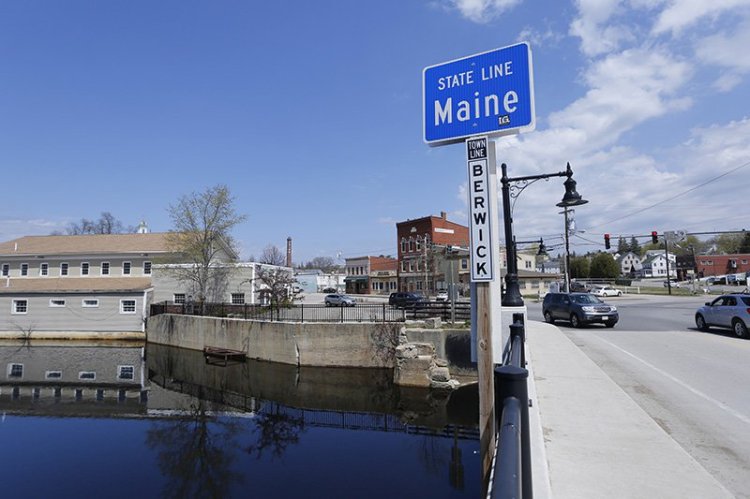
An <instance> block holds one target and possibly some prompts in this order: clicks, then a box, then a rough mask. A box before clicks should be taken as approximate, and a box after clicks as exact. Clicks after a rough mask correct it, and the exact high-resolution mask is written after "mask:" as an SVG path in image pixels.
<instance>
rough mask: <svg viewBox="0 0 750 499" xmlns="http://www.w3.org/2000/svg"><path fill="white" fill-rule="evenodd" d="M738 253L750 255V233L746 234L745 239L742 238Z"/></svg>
mask: <svg viewBox="0 0 750 499" xmlns="http://www.w3.org/2000/svg"><path fill="white" fill-rule="evenodd" d="M737 252H738V253H750V233H747V232H746V233H745V237H743V238H742V242H741V243H740V247H739V249H738V250H737Z"/></svg>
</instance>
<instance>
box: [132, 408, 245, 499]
mask: <svg viewBox="0 0 750 499" xmlns="http://www.w3.org/2000/svg"><path fill="white" fill-rule="evenodd" d="M195 400H196V401H195V403H193V404H192V405H191V407H190V414H189V415H188V416H186V417H184V418H181V419H178V420H175V421H168V422H164V423H158V424H156V425H155V426H154V427H152V428H151V429H150V430H149V431H148V434H147V437H146V443H147V445H148V446H149V447H150V448H151V449H156V450H157V451H158V452H159V456H158V462H159V469H160V470H161V472H162V473H163V474H164V476H166V477H169V478H170V480H169V482H168V483H167V484H166V486H165V487H164V491H163V494H162V495H163V496H164V497H175V498H183V497H226V496H228V495H229V493H228V492H229V488H230V485H231V484H232V482H238V483H239V482H241V481H242V476H241V475H240V474H239V473H236V472H233V471H232V470H231V468H232V464H233V463H234V460H235V455H234V452H233V451H234V450H235V449H236V448H237V447H238V446H237V444H236V443H235V437H236V436H237V434H238V432H239V431H240V429H241V426H240V425H239V424H238V423H237V422H233V421H225V420H220V419H219V418H217V417H215V416H213V415H211V414H210V413H209V412H208V409H207V407H206V403H205V402H204V401H203V400H200V399H195Z"/></svg>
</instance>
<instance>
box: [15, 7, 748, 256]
mask: <svg viewBox="0 0 750 499" xmlns="http://www.w3.org/2000/svg"><path fill="white" fill-rule="evenodd" d="M522 41H524V42H528V43H529V45H530V47H531V51H532V55H533V80H534V96H535V111H536V129H535V130H534V131H530V132H526V133H521V134H518V135H514V136H506V137H499V138H497V139H495V147H496V150H497V158H498V161H499V162H504V163H506V164H507V167H508V174H509V176H511V177H517V176H525V175H536V174H544V173H554V172H559V171H562V170H564V169H565V165H566V164H567V163H570V165H571V167H572V170H573V172H574V179H575V180H576V181H577V189H578V192H579V193H580V194H581V195H582V196H583V197H584V198H585V199H587V200H588V201H589V203H588V204H586V205H583V206H580V207H577V208H576V209H575V215H574V219H575V228H576V234H575V235H574V237H573V238H572V239H571V241H570V243H571V250H572V251H575V252H577V253H585V252H587V251H596V250H600V249H604V240H603V235H604V234H605V233H609V234H611V235H612V236H611V237H612V238H613V240H614V241H615V243H614V244H613V246H615V247H616V238H618V237H620V236H623V237H625V238H627V239H629V238H630V237H631V236H634V235H636V236H641V235H646V234H650V233H651V231H654V230H655V231H658V232H659V233H660V234H661V233H663V232H664V231H671V230H685V231H687V232H689V233H694V232H712V231H733V230H741V229H743V228H747V225H750V224H748V213H747V200H748V193H750V117H749V115H750V83H749V82H748V77H749V76H750V75H749V73H750V50H748V47H750V0H714V1H712V2H705V1H701V0H630V1H614V0H580V1H572V2H569V1H563V0H549V1H545V0H537V1H530V0H398V1H396V0H381V1H379V2H350V1H343V0H339V1H333V0H320V1H316V2H303V1H293V0H278V1H274V2H262V1H252V2H251V1H227V0H212V1H210V2H208V1H191V0H187V1H186V0H179V1H176V0H175V1H170V0H164V1H152V0H148V1H146V0H128V1H124V0H121V1H117V0H113V1H107V2H101V1H98V0H89V1H83V0H66V1H65V2H59V1H56V0H35V1H34V0H32V1H23V2H19V1H9V0H0V171H2V186H3V189H2V198H3V201H4V202H3V203H2V204H3V209H2V210H0V240H2V241H7V240H10V239H14V238H17V237H21V236H24V235H45V234H50V233H52V232H55V231H64V230H65V228H66V227H67V226H68V225H69V224H71V223H73V222H78V221H80V220H81V219H82V218H88V219H96V218H98V217H99V215H100V214H101V213H102V212H110V213H112V214H113V215H114V216H115V217H116V218H117V219H119V220H121V221H122V222H123V223H124V224H125V225H131V226H135V225H138V223H139V222H140V221H141V220H145V221H146V222H147V223H148V225H149V227H150V229H151V230H152V231H154V232H162V231H168V230H170V229H171V228H172V226H173V224H172V221H171V220H170V218H169V213H168V208H169V206H170V205H174V204H176V203H177V201H178V200H179V198H180V197H181V196H184V195H189V194H191V193H193V192H202V191H204V190H206V189H207V188H209V187H212V186H215V185H218V184H225V185H227V186H228V187H229V188H230V190H231V193H232V195H233V196H234V205H235V208H236V210H237V212H238V213H241V214H244V215H246V216H247V218H246V221H245V222H243V223H242V224H241V225H239V226H237V227H236V228H235V229H234V231H233V236H234V238H235V239H236V241H237V243H238V245H239V249H240V254H241V256H242V258H243V259H248V258H250V257H252V256H256V257H257V256H260V254H261V252H262V251H263V248H265V247H266V246H268V245H276V246H278V247H279V248H281V249H282V250H283V249H284V248H285V245H286V239H287V237H291V238H292V240H293V251H294V261H295V262H296V263H302V262H306V261H309V260H311V259H313V258H315V257H317V256H325V257H333V258H335V259H337V261H338V262H339V263H343V261H344V259H345V258H350V257H358V256H363V255H380V254H391V255H395V254H396V253H397V246H396V245H397V241H396V223H397V222H400V221H404V220H407V219H415V218H420V217H424V216H428V215H436V216H437V215H439V214H440V212H442V211H445V212H447V214H448V219H449V220H452V221H455V222H458V223H462V224H468V203H467V198H468V193H467V180H468V172H467V167H466V159H465V152H464V146H463V145H462V144H460V143H459V144H451V145H443V146H440V147H431V146H428V145H426V144H425V143H424V141H423V138H422V105H423V103H422V100H423V96H422V70H423V69H424V68H425V67H428V66H432V65H435V64H440V63H443V62H446V61H451V60H454V59H457V58H461V57H465V56H469V55H472V54H476V53H480V52H485V51H489V50H493V49H496V48H500V47H506V46H509V45H513V44H515V43H518V42H522ZM562 180H563V179H561V178H553V179H550V180H548V181H540V182H537V183H535V184H532V185H530V186H529V187H527V188H526V189H525V190H524V192H522V194H521V195H520V196H519V197H517V198H516V199H515V204H514V209H513V222H514V229H515V234H516V237H517V239H518V240H531V239H537V238H539V237H543V238H544V239H545V242H546V244H547V245H548V246H550V247H552V248H555V247H559V244H560V243H561V241H562V234H563V232H564V222H563V216H562V215H561V214H560V208H558V207H556V206H555V204H556V203H557V202H559V201H560V199H561V198H562V194H563V192H564V188H563V184H562ZM501 219H502V217H501ZM642 242H646V239H642Z"/></svg>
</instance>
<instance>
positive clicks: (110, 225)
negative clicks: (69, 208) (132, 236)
mask: <svg viewBox="0 0 750 499" xmlns="http://www.w3.org/2000/svg"><path fill="white" fill-rule="evenodd" d="M135 230H136V229H135V228H134V227H127V228H125V226H124V225H123V224H122V222H121V221H119V220H118V219H116V218H115V217H114V215H112V213H110V212H108V211H103V212H102V214H101V215H100V216H99V219H98V220H89V219H88V218H82V219H81V221H80V222H73V223H71V224H70V225H68V227H67V229H66V232H67V233H68V234H69V235H72V236H76V235H81V234H122V233H124V232H135Z"/></svg>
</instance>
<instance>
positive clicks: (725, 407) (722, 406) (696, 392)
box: [598, 336, 750, 424]
mask: <svg viewBox="0 0 750 499" xmlns="http://www.w3.org/2000/svg"><path fill="white" fill-rule="evenodd" d="M598 338H599V339H600V340H601V341H603V342H604V343H606V344H608V345H609V346H611V347H612V348H614V349H615V350H619V351H621V352H622V353H624V354H625V355H627V356H629V357H631V358H633V359H634V360H637V361H638V362H640V363H641V364H643V365H644V366H646V367H650V368H651V369H653V370H654V371H656V372H657V373H659V374H661V375H662V376H664V377H665V378H667V379H670V380H672V381H674V382H675V383H677V384H678V385H680V386H681V387H683V388H685V389H686V390H688V391H690V392H691V393H693V394H694V395H697V396H699V397H700V398H702V399H704V400H706V401H708V402H711V403H712V404H714V405H716V406H717V407H719V409H722V410H724V411H725V412H727V413H729V414H731V415H732V416H734V417H736V418H737V419H739V420H740V421H742V422H744V423H747V424H750V418H749V417H747V416H745V415H744V414H742V413H741V412H738V411H736V410H734V409H732V408H731V407H729V406H728V405H726V404H724V403H722V402H719V401H718V400H716V399H714V398H712V397H709V396H708V395H706V394H705V393H703V392H702V391H700V390H696V389H695V388H693V387H692V386H690V385H688V384H687V383H685V382H684V381H681V380H679V379H677V378H675V377H674V376H672V375H671V374H669V373H668V372H666V371H664V370H663V369H659V368H658V367H656V366H655V365H653V364H651V363H650V362H647V361H645V360H643V359H641V358H640V357H638V356H637V355H634V354H632V353H630V352H628V351H627V350H625V349H623V348H620V347H618V346H617V345H615V344H614V343H612V342H610V341H607V340H605V339H603V338H602V337H601V336H599V337H598Z"/></svg>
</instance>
